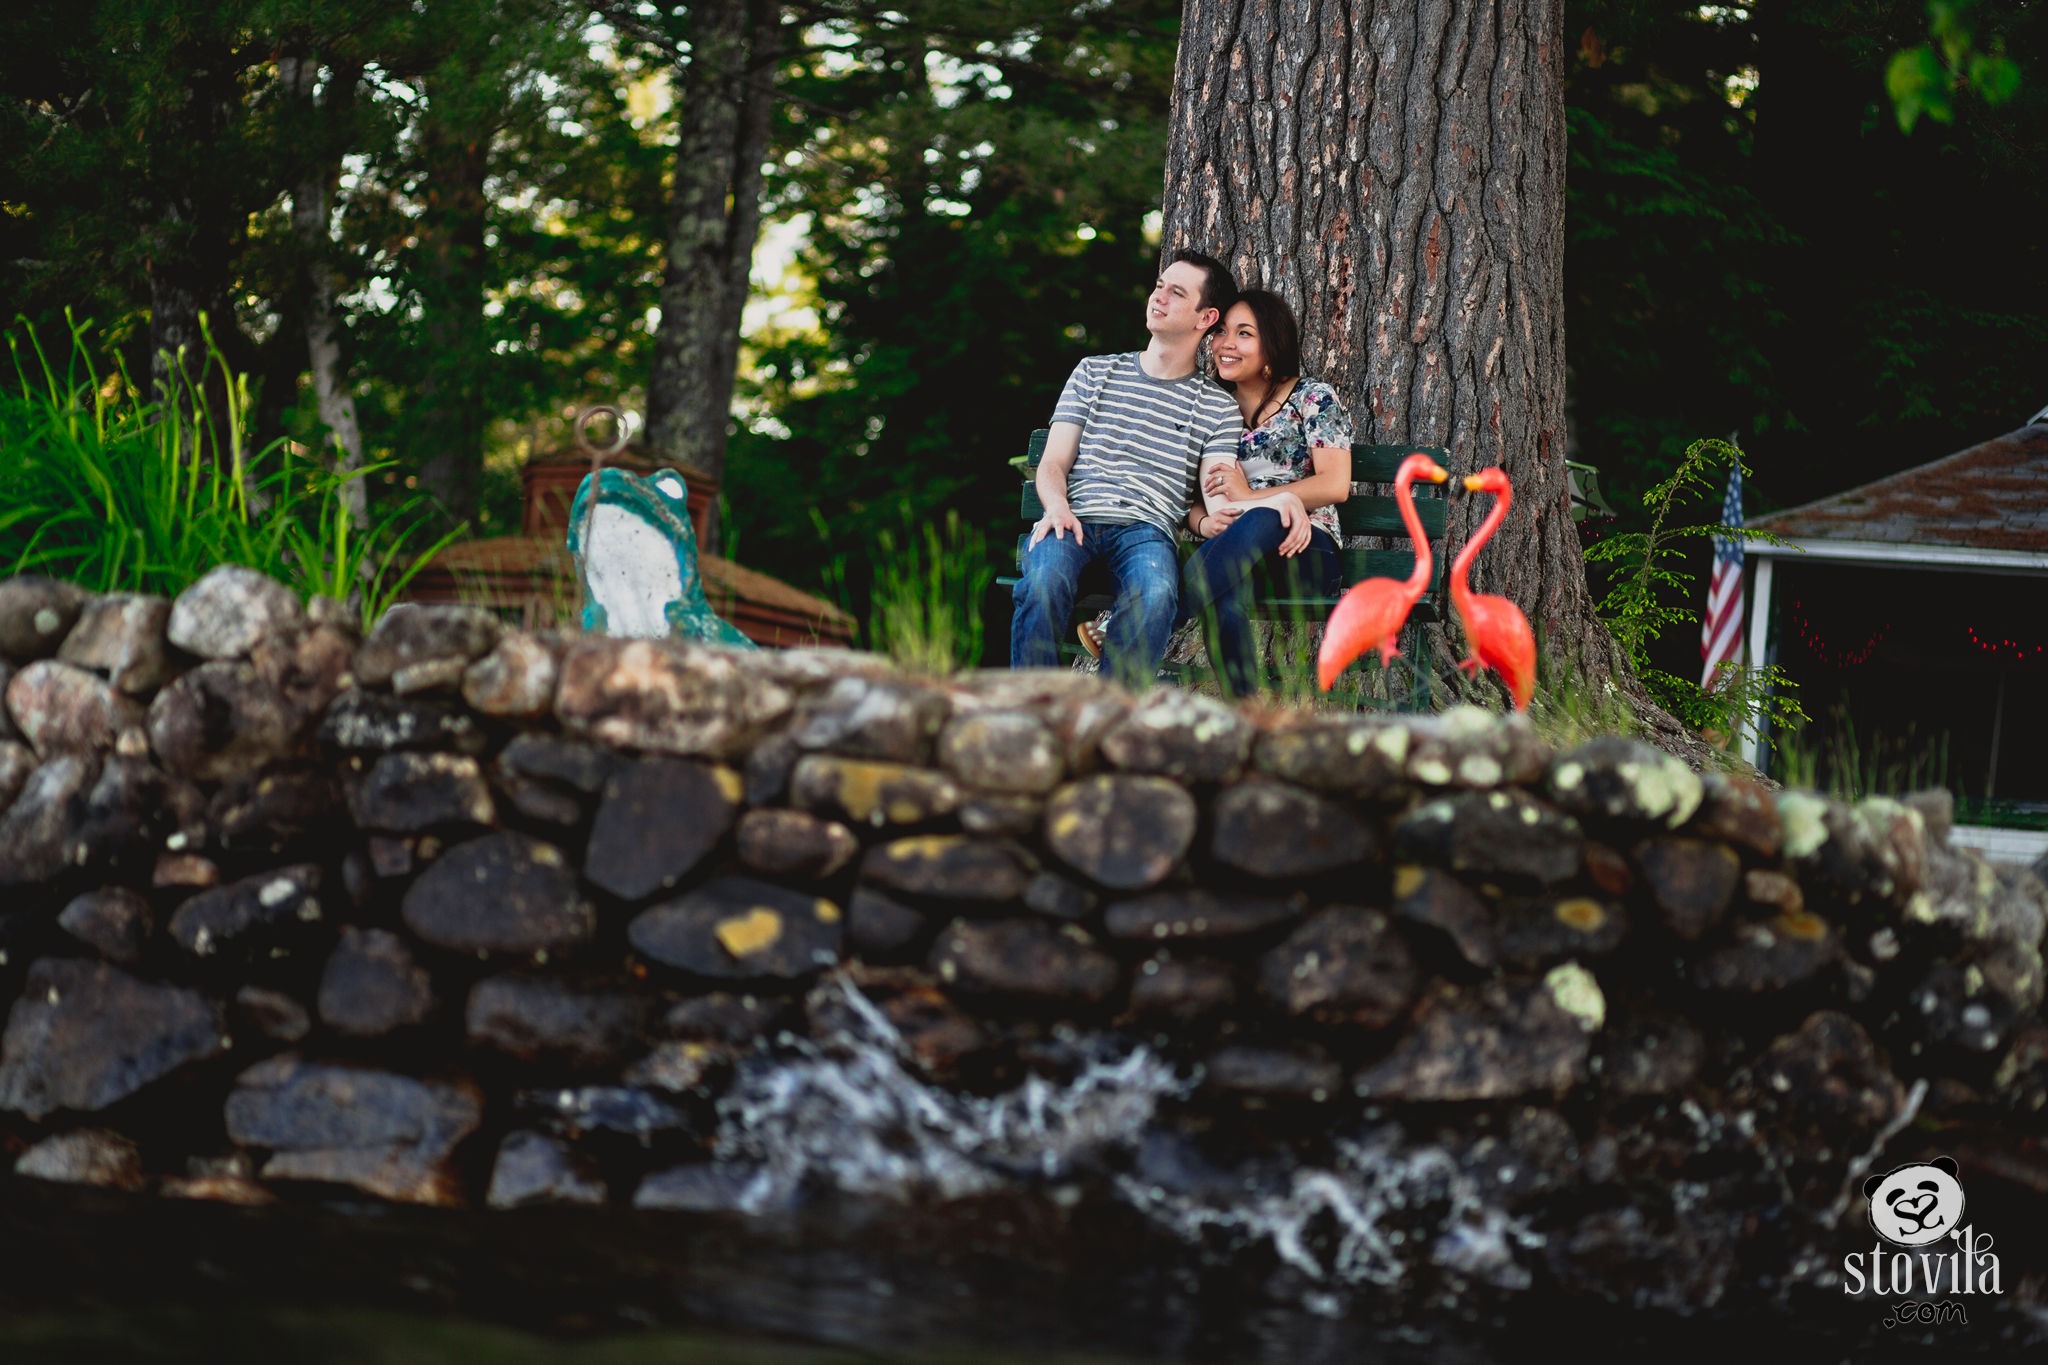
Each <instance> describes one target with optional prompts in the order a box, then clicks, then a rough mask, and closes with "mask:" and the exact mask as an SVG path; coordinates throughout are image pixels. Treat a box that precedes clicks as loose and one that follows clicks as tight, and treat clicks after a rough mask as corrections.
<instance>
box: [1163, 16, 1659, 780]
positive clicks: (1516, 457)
mask: <svg viewBox="0 0 2048 1365" xmlns="http://www.w3.org/2000/svg"><path fill="white" fill-rule="evenodd" d="M1563 22H1564V14H1563V4H1562V0H1399V3H1396V2H1395V0H1365V2H1364V3H1353V4H1343V3H1338V0H1286V3H1283V4H1273V3H1266V2H1265V0H1188V4H1187V8H1186V12H1185V16H1184V19H1183V22H1182V27H1181V37H1180V53H1179V58H1178V63H1177V69H1176V72H1175V81H1174V100H1173V110H1172V115H1171V123H1170V133H1169V141H1168V145H1167V162H1166V200H1165V214H1164V218H1165V238H1164V247H1165V249H1166V250H1167V251H1171V250H1173V249H1175V248H1177V247H1181V246H1192V247H1195V248H1197V249H1199V250H1203V251H1208V252H1210V253H1212V254H1214V255H1216V256H1217V257H1219V258H1220V259H1222V260H1223V261H1224V262H1226V263H1227V264H1229V265H1230V266H1231V268H1232V269H1233V270H1234V271H1236V272H1237V274H1238V276H1239V281H1240V283H1241V284H1244V285H1253V284H1257V285H1261V286H1264V287H1266V288H1270V289H1272V290H1274V291H1275V292H1277V293H1279V294H1281V295H1283V296H1284V297H1286V298H1287V299H1288V300H1289V302H1291V303H1292V304H1293V305H1294V306H1295V308H1296V310H1297V311H1298V313H1299V315H1300V319H1301V324H1302V349H1303V359H1304V364H1305V366H1306V368H1307V370H1308V372H1309V373H1310V374H1312V375H1314V376H1315V377H1317V378H1321V379H1324V380H1327V381H1328V382H1329V383H1330V384H1332V385H1333V386H1334V387H1335V388H1336V389H1337V391H1338V392H1339V393H1340V394H1342V395H1343V397H1344V399H1345V401H1346V403H1347V405H1348V406H1349V407H1350V409H1351V414H1352V423H1353V428H1354V435H1355V439H1356V440H1357V441H1358V442H1359V443H1360V444H1400V443H1408V442H1413V443H1415V444H1417V445H1440V446H1444V447H1447V448H1448V449H1449V450H1450V452H1451V458H1452V465H1451V468H1452V472H1453V474H1454V475H1463V474H1468V473H1471V472H1472V471H1474V470H1477V469H1482V468H1485V467H1487V466H1489V465H1499V466H1500V467H1502V468H1503V469H1505V470H1506V471H1507V473H1508V476H1509V478H1510V479H1511V480H1512V481H1513V484H1514V488H1515V499H1514V507H1513V510H1512V512H1511V514H1510V515H1509V518H1508V520H1507V522H1506V523H1505V525H1503V526H1502V528H1501V531H1500V534H1499V535H1498V536H1496V537H1495V538H1494V540H1493V542H1492V543H1491V545H1490V546H1489V547H1488V548H1487V549H1486V550H1485V551H1484V552H1483V553H1482V554H1481V556H1480V558H1479V560H1478V562H1477V564H1476V566H1475V568H1474V571H1473V584H1474V586H1475V587H1476V588H1477V589H1479V590H1480V591H1482V592H1493V593H1500V594H1502V595H1504V596H1507V597H1510V598H1512V599H1514V600H1515V601H1516V602H1517V603H1518V604H1520V606H1521V607H1522V609H1523V611H1524V612H1525V613H1527V615H1528V617H1529V622H1530V624H1531V625H1532V626H1533V627H1534V628H1535V630H1536V634H1537V638H1538V641H1539V644H1540V648H1541V650H1542V653H1543V655H1544V656H1545V659H1546V661H1547V671H1548V672H1549V673H1550V674H1552V675H1555V674H1556V673H1560V672H1563V671H1566V670H1569V671H1570V672H1571V673H1572V674H1573V678H1574V682H1575V684H1576V686H1578V687H1580V688H1584V689H1587V690H1588V691H1589V692H1590V693H1591V694H1593V695H1595V696H1597V695H1599V694H1601V693H1603V692H1604V691H1605V686H1606V684H1607V683H1609V682H1610V681H1611V682H1614V683H1615V684H1616V685H1617V686H1621V687H1624V688H1625V689H1626V691H1627V693H1628V695H1629V696H1630V698H1631V700H1632V701H1634V702H1636V703H1637V706H1638V709H1639V710H1640V709H1643V708H1648V710H1649V711H1655V708H1654V707H1649V703H1648V699H1647V698H1646V697H1644V696H1643V695H1642V693H1641V689H1640V687H1639V686H1637V685H1636V683H1635V681H1634V678H1633V675H1632V674H1631V673H1630V671H1629V669H1628V665H1627V662H1626V660H1625V658H1624V657H1623V656H1622V655H1621V654H1620V652H1619V650H1618V649H1617V647H1616V646H1615V643H1614V640H1613V637H1612V636H1611V635H1610V634H1609V633H1608V631H1607V629H1606V627H1605V626H1603V625H1602V624H1601V622H1600V621H1599V619H1598V618H1597V617H1596V616H1595V614H1594V611H1593V602H1592V598H1591V594H1590V593H1589V591H1588V589H1587V586H1586V571H1585V563H1584V560H1583V558H1582V556H1581V552H1580V545H1579V538H1578V534H1577V531H1576V529H1575V527H1574V524H1573V522H1572V520H1571V516H1570V508H1569V487H1568V481H1567V474H1566V470H1565V464H1564V456H1565V451H1564V392H1565V355H1564V287H1563V265H1564V171H1565V142H1564V139H1565V122H1564V83H1563V61H1564V43H1563ZM1490 501H1491V500H1490V499H1485V498H1470V499H1467V498H1456V499H1454V500H1453V502H1452V519H1451V527H1450V530H1449V533H1448V536H1447V545H1446V550H1447V552H1449V553H1455V552H1456V550H1457V549H1458V548H1459V547H1461V546H1462V545H1463V544H1464V543H1465V541H1466V539H1467V538H1468V537H1469V536H1470V534H1471V532H1472V529H1473V528H1474V527H1475V526H1476V525H1477V524H1478V521H1479V519H1480V517H1481V516H1482V515H1484V513H1485V511H1486V508H1487V505H1488V504H1489V503H1490ZM1428 634H1429V637H1430V653H1431V655H1432V656H1433V662H1434V665H1435V668H1436V670H1437V671H1438V672H1439V673H1440V674H1442V675H1443V679H1442V681H1443V682H1444V683H1445V684H1446V685H1447V686H1448V688H1449V689H1450V690H1453V691H1454V690H1455V689H1456V681H1455V678H1454V677H1453V675H1452V674H1451V672H1450V670H1451V668H1452V666H1453V665H1454V663H1455V660H1456V659H1457V658H1458V657H1459V656H1460V655H1462V654H1463V653H1464V643H1463V638H1462V635H1460V634H1459V633H1458V631H1457V629H1456V627H1455V626H1450V627H1432V628H1431V629H1430V631H1429V632H1428ZM1482 685H1483V686H1484V687H1486V688H1489V689H1490V688H1492V687H1493V684H1492V683H1491V682H1490V681H1489V682H1487V683H1484V684H1482ZM1493 695H1495V696H1499V695H1501V694H1500V693H1499V692H1498V691H1495V692H1494V693H1493ZM1645 714H1646V716H1647V714H1648V713H1647V712H1646V713H1645ZM1651 720H1652V728H1653V730H1654V731H1655V733H1656V736H1657V738H1658V739H1659V741H1660V742H1670V743H1674V744H1677V745H1679V746H1681V747H1688V746H1686V736H1687V735H1688V733H1689V732H1686V731H1685V730H1684V728H1683V727H1682V726H1680V725H1678V723H1677V722H1675V721H1673V720H1671V718H1670V717H1668V716H1665V715H1664V714H1663V713H1662V712H1661V711H1655V716H1654V717H1653V718H1651ZM1694 743H1695V744H1696V741H1694Z"/></svg>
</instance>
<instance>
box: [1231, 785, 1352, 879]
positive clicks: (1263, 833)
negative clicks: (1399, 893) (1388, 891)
mask: <svg viewBox="0 0 2048 1365" xmlns="http://www.w3.org/2000/svg"><path fill="white" fill-rule="evenodd" d="M1213 814H1214V819H1215V835H1214V840H1213V842H1212V844H1211V845H1210V848H1211V851H1212V852H1213V853H1214V854H1215V856H1216V861H1218V862H1220V863H1222V864H1223V865H1224V866H1226V867H1234V868H1237V869H1238V870H1239V871H1241V872H1249V873H1251V874H1252V875H1253V876H1256V877H1268V878H1272V879H1275V880H1285V879H1287V878H1291V877H1313V876H1317V875H1319V874H1321V873H1325V872H1335V871H1337V870H1338V869H1340V868H1348V867H1356V866H1357V865H1358V864H1360V863H1364V862H1368V861H1370V860H1371V859H1373V858H1375V857H1376V856H1378V853H1379V836H1378V835H1376V834H1375V833H1374V832H1373V828H1372V826H1371V825H1369V824H1367V823H1366V822H1365V821H1364V820H1363V819H1361V818H1359V816H1357V815H1356V814H1354V813H1353V812H1352V811H1350V810H1348V809H1346V808H1345V807H1343V806H1341V805H1339V804H1337V803H1336V802H1335V801H1332V800H1330V799H1328V798H1327V797H1322V796H1317V795H1316V794H1315V793H1313V792H1307V791H1303V790H1302V789H1301V788H1299V787H1290V786H1288V785H1286V784H1285V783H1281V782H1239V783H1237V784H1236V785H1234V786H1231V787H1227V788H1225V789H1224V790H1223V792H1222V793H1221V794H1220V795H1218V796H1217V798H1216V801H1215V805H1214V807H1213Z"/></svg>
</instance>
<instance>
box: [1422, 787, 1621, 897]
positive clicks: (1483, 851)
mask: <svg viewBox="0 0 2048 1365" xmlns="http://www.w3.org/2000/svg"><path fill="white" fill-rule="evenodd" d="M1394 843H1395V845H1396V847H1397V848H1398V849H1399V850H1400V852H1401V855H1402V856H1403V857H1404V858H1407V859H1409V860H1411V861H1414V862H1421V863H1429V864H1432V865H1434V866H1436V867H1441V868H1444V869H1446V870H1448V871H1451V872H1455V873H1457V874H1459V875H1460V876H1462V877H1465V878H1467V879H1468V880H1480V881H1492V882H1503V883H1510V882H1511V883H1520V884H1534V885H1539V886H1553V885H1556V884H1557V883H1558V882H1561V881H1564V880H1565V879H1567V878H1569V877H1571V876H1572V875H1573V874H1574V873H1576V872H1577V871H1578V870H1579V854H1580V850H1581V848H1582V847H1583V846H1584V844H1585V835H1584V832H1583V831H1582V830H1581V829H1580V828H1579V823H1578V821H1576V820H1574V819H1572V818H1571V817H1570V816H1568V815H1565V814H1563V813H1562V812H1560V811H1558V810H1556V809H1554V808H1553V807H1551V806H1547V805H1545V804H1544V803H1542V802H1540V801H1537V800H1535V799H1534V798H1533V797H1530V796H1528V795H1526V794H1524V793H1523V792H1520V791H1514V790H1508V791H1485V792H1481V791H1474V792H1459V793H1457V794H1455V795H1450V796H1442V797H1438V798H1437V799H1435V800H1433V801H1427V802H1424V803H1423V804H1422V805H1420V806H1417V807H1416V808H1415V809H1414V810H1411V811H1409V812H1408V814H1406V815H1405V816H1403V817H1402V818H1401V821H1400V823H1399V824H1397V825H1396V826H1395V827H1394Z"/></svg>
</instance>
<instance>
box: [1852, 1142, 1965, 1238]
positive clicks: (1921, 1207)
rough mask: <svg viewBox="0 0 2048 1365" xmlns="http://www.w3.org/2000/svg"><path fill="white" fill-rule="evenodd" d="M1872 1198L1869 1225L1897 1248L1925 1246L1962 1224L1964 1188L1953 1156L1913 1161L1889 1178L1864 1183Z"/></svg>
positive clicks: (1892, 1173)
mask: <svg viewBox="0 0 2048 1365" xmlns="http://www.w3.org/2000/svg"><path fill="white" fill-rule="evenodd" d="M1863 1193H1864V1194H1865V1195H1867V1196H1868V1197H1869V1199H1870V1226H1871V1227H1873V1228H1875V1229H1877V1235H1878V1236H1880V1237H1882V1238H1884V1239H1885V1240H1886V1241H1887V1242H1890V1243H1892V1244H1893V1245H1895V1246H1902V1247H1924V1246H1926V1245H1928V1244H1929V1243H1931V1242H1938V1241H1940V1240H1941V1239H1942V1238H1944V1237H1947V1236H1948V1235H1949V1234H1950V1233H1952V1232H1954V1231H1955V1230H1956V1229H1957V1228H1959V1227H1961V1226H1962V1223H1963V1187H1962V1185H1961V1184H1960V1183H1958V1181H1957V1180H1956V1163H1955V1158H1954V1157H1946V1156H1938V1157H1936V1158H1934V1160H1933V1161H1931V1162H1918V1161H1916V1162H1912V1163H1911V1164H1909V1165H1905V1166H1900V1167H1899V1168H1897V1169H1896V1170H1894V1171H1892V1172H1891V1173H1890V1174H1889V1175H1874V1176H1872V1177H1870V1179H1868V1180H1866V1181H1864V1182H1863Z"/></svg>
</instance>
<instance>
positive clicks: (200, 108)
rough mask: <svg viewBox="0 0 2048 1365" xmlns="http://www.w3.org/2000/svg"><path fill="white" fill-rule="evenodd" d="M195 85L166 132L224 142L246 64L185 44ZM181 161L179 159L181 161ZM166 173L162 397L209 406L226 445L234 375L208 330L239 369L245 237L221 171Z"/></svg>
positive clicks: (193, 410) (156, 245)
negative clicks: (237, 275)
mask: <svg viewBox="0 0 2048 1365" xmlns="http://www.w3.org/2000/svg"><path fill="white" fill-rule="evenodd" d="M180 55H181V56H183V57H184V58H185V59H186V62H187V66H186V72H187V74H186V78H185V80H186V90H185V95H184V98H183V99H181V100H178V101H177V102H176V103H175V105H174V106H173V109H172V111H171V112H170V113H169V114H168V122H169V124H170V128H169V130H168V133H167V140H169V141H172V142H174V143H179V144H182V145H183V146H185V147H188V148H212V147H220V146H222V145H223V144H224V141H225V132H226V130H227V129H228V127H229V126H230V125H231V124H232V123H233V122H234V120H235V117H236V114H237V112H238V110H239V109H240V106H241V96H240V90H239V87H238V82H239V80H240V78H241V74H242V69H241V66H240V65H239V63H238V62H237V61H236V60H235V57H234V54H233V53H232V52H230V51H228V50H226V49H225V48H224V47H221V46H219V45H216V44H212V43H208V42H206V41H203V40H201V41H195V42H194V43H192V44H190V45H188V46H186V47H183V48H181V49H180ZM173 164H174V165H175V164H176V162H175V160H174V163H173ZM187 171H189V168H186V167H180V168H179V169H178V170H177V171H173V172H171V173H167V174H164V175H162V176H159V177H156V178H154V179H153V180H152V181H150V182H147V183H146V187H145V189H144V191H143V192H144V194H146V195H151V196H154V197H155V198H156V199H157V209H156V220H155V222H154V223H152V224H151V225H150V226H149V228H148V229H147V230H146V232H145V238H146V240H147V248H148V255H147V263H148V273H149V372H150V381H151V387H152V389H153V390H154V392H155V394H156V396H157V398H158V399H159V401H161V402H164V403H166V404H168V405H171V406H173V407H175V408H176V409H177V410H178V411H179V412H180V413H181V414H182V420H184V421H186V422H190V421H192V420H193V419H194V418H195V417H196V416H197V410H198V409H199V407H200V406H201V405H202V404H203V406H204V407H205V408H206V409H208V410H209V411H210V412H211V414H212V421H213V426H214V433H213V434H214V435H216V436H217V437H218V438H219V439H218V444H217V446H216V447H215V449H216V450H218V451H219V452H222V453H223V455H224V452H225V451H226V449H227V440H228V433H227V428H226V426H225V423H226V422H227V420H228V413H227V403H228V391H227V380H226V379H225V378H224V377H223V376H222V375H220V374H219V373H216V372H209V370H208V368H207V341H206V337H207V333H208V331H209V330H210V331H211V334H212V337H213V344H214V345H215V346H216V347H218V348H219V349H220V351H221V353H222V355H223V357H224V358H225V359H226V360H227V362H228V366H229V368H230V370H232V371H236V372H239V371H240V370H242V369H243V368H244V366H245V364H246V361H247V359H248V357H247V354H246V348H245V347H244V346H243V345H242V344H241V333H240V330H239V329H238V327H237V326H236V322H235V313H234V302H233V280H234V271H233V265H234V261H235V257H236V255H237V254H238V252H239V249H240V244H241V239H242V236H243V226H242V223H241V219H240V214H239V212H238V210H237V206H236V204H235V202H234V200H233V198H232V197H231V196H229V195H227V194H225V193H222V192H221V190H222V186H221V185H220V184H219V183H218V180H219V178H218V177H217V176H211V175H206V174H193V173H186V172H187Z"/></svg>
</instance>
